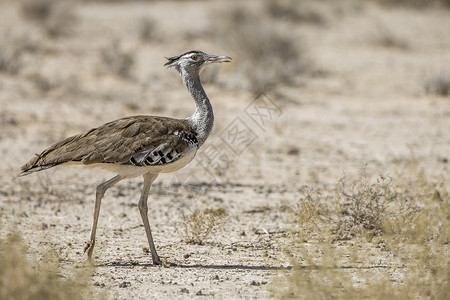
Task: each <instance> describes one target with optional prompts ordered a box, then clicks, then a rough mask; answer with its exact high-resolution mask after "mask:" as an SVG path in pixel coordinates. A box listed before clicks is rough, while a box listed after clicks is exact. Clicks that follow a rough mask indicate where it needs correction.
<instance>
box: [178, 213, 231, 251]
mask: <svg viewBox="0 0 450 300" xmlns="http://www.w3.org/2000/svg"><path fill="white" fill-rule="evenodd" d="M226 216H227V214H226V211H225V209H223V208H218V209H211V208H208V209H204V210H194V211H193V212H192V213H190V214H188V215H185V214H184V213H183V216H182V218H183V222H182V227H183V239H184V241H185V242H186V243H188V244H197V245H202V244H203V243H204V241H205V240H206V239H207V238H208V237H209V236H210V235H211V234H213V233H214V232H215V231H216V230H218V229H219V228H220V227H221V226H222V225H223V223H224V222H225V220H226ZM176 227H177V230H178V226H176Z"/></svg>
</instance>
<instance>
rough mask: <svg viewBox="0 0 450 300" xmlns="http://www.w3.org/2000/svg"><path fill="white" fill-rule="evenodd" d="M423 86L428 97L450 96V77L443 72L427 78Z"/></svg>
mask: <svg viewBox="0 0 450 300" xmlns="http://www.w3.org/2000/svg"><path fill="white" fill-rule="evenodd" d="M423 86H424V89H425V92H426V93H427V94H428V95H435V96H442V97H445V96H450V76H449V75H448V73H445V72H443V71H442V72H439V73H435V74H433V75H430V76H428V77H426V78H425V80H424V83H423Z"/></svg>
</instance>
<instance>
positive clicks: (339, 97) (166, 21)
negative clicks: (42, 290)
mask: <svg viewBox="0 0 450 300" xmlns="http://www.w3.org/2000/svg"><path fill="white" fill-rule="evenodd" d="M449 29H450V1H448V0H409V1H408V0H401V1H393V0H392V1H390V0H365V1H357V0H342V1H331V0H319V1H312V0H278V1H277V0H254V1H253V0H246V1H206V0H204V1H188V0H186V1H125V0H123V1H121V0H115V1H106V0H105V1H100V0H99V1H88V0H86V1H82V0H72V1H70V0H65V1H61V0H20V1H12V0H11V1H8V0H0V156H1V157H2V161H3V162H2V164H1V166H0V197H1V199H2V200H1V201H0V217H1V219H2V226H3V228H6V227H7V226H8V224H10V223H14V222H16V223H20V224H21V228H22V229H21V231H22V234H23V235H24V236H25V237H26V238H27V239H29V241H28V243H29V245H31V246H30V249H31V251H32V252H33V251H34V252H35V253H39V252H40V251H41V250H42V244H41V242H42V240H43V239H47V243H50V244H51V245H58V244H60V243H61V242H62V240H63V241H64V243H65V245H66V244H70V246H67V247H66V248H65V250H63V252H64V253H66V255H67V256H68V257H74V259H75V260H81V256H82V255H81V254H80V253H79V250H80V249H81V248H82V246H81V245H80V243H81V239H82V238H84V237H86V238H87V235H88V232H89V226H90V222H91V220H90V218H91V209H92V205H93V196H94V187H95V186H96V184H98V183H100V182H102V181H103V180H105V179H108V178H109V177H111V176H110V175H109V174H106V173H103V172H97V171H94V172H92V171H89V170H84V169H81V168H55V169H51V170H48V171H46V172H45V173H42V174H39V175H33V176H28V177H25V178H21V179H17V178H16V174H17V173H18V172H19V168H20V166H21V165H23V164H24V163H26V162H27V161H28V160H29V159H30V158H31V157H32V156H33V155H34V154H35V153H39V152H41V151H42V150H43V149H45V148H46V147H48V146H50V145H51V144H53V143H54V142H56V141H58V140H60V139H62V138H65V137H67V136H70V135H73V134H77V133H80V132H84V131H87V130H89V129H90V128H93V127H96V126H99V125H101V124H103V123H105V122H108V121H111V120H115V119H118V118H121V117H125V116H130V115H140V114H145V115H164V116H169V117H175V118H186V117H188V116H190V115H191V114H192V113H193V112H194V109H195V108H194V103H193V101H192V99H191V98H190V95H189V94H188V93H187V91H186V90H185V88H184V87H183V86H182V82H181V79H180V78H179V76H178V74H176V73H175V72H173V71H171V70H166V69H165V68H164V67H163V64H164V63H165V62H166V59H165V57H171V56H175V55H179V54H181V53H184V52H187V51H190V50H201V51H204V52H206V53H210V54H215V55H227V56H231V57H232V58H233V61H232V62H231V63H227V64H220V65H214V66H211V67H209V68H207V69H206V70H205V71H204V72H203V73H202V81H203V83H204V87H205V90H206V92H207V94H208V95H209V97H210V99H211V102H212V104H213V107H214V112H215V117H216V118H215V127H214V131H213V133H212V135H211V136H210V138H209V140H208V141H207V143H206V144H205V145H204V147H203V149H201V150H200V151H199V153H198V155H197V159H196V160H194V161H193V162H192V163H191V164H190V165H189V166H187V167H186V168H184V169H183V170H181V171H179V172H178V173H177V174H166V175H162V176H160V177H159V178H158V182H156V183H155V187H154V188H155V190H156V191H157V192H156V196H155V197H156V198H158V201H157V202H156V203H159V204H155V206H153V207H152V208H151V210H153V211H151V212H150V214H153V215H157V216H158V218H157V221H156V223H159V224H160V226H161V227H156V228H157V230H156V237H157V239H158V240H159V241H162V244H163V245H166V246H165V247H166V248H165V250H164V251H166V253H169V255H170V253H177V252H179V251H181V250H179V249H178V248H176V247H175V246H173V245H172V246H170V245H171V244H170V243H172V242H173V243H176V242H177V241H178V239H177V238H175V237H174V236H175V233H174V229H173V226H172V222H173V221H172V219H173V218H174V213H173V212H172V213H168V212H167V211H168V210H167V207H169V208H171V209H174V211H177V212H179V211H182V210H183V209H192V210H193V209H196V208H198V207H211V206H223V207H226V208H227V209H228V212H229V214H230V215H231V216H232V222H230V224H231V225H227V226H231V227H230V228H228V235H227V234H224V235H223V236H222V238H224V236H227V238H230V239H232V238H233V237H236V239H241V238H245V232H247V234H248V232H254V234H258V237H260V236H261V232H264V231H263V230H260V229H258V228H260V227H261V226H262V225H260V224H261V223H264V224H266V225H265V226H268V227H264V228H267V230H266V231H267V232H271V231H270V228H272V227H273V231H274V232H281V231H282V230H287V231H288V229H286V228H289V227H290V226H291V225H289V221H288V219H289V218H288V217H287V216H285V215H284V213H285V210H282V209H281V208H280V207H283V205H284V204H280V203H284V202H283V201H288V202H289V201H290V202H296V201H299V199H300V198H301V197H303V196H302V195H304V187H305V185H307V186H309V187H311V188H320V189H326V188H328V187H333V186H335V185H336V182H338V180H339V178H342V177H343V176H359V175H360V174H361V173H364V174H366V175H367V176H368V177H369V178H372V179H373V178H374V177H376V176H378V175H379V174H381V173H388V174H397V173H398V170H399V168H402V166H404V165H405V164H407V163H409V162H411V161H414V162H415V164H416V165H417V168H418V169H420V170H422V171H424V172H426V173H427V174H428V176H430V178H438V179H439V180H441V182H442V181H443V182H447V183H448V178H449V175H450V169H449V162H448V161H449V159H450V135H449V134H448V132H449V129H450V34H449V32H450V30H449ZM233 130H238V131H239V130H240V131H244V132H245V133H244V134H243V136H241V137H240V138H238V139H237V140H236V139H235V138H233V136H230V132H233ZM402 174H403V175H401V176H407V175H405V174H404V173H402ZM186 183H190V184H191V187H192V189H190V190H189V189H188V190H186V189H182V188H181V187H180V185H183V184H186ZM141 184H142V183H141V179H140V178H139V179H135V180H134V181H129V182H128V183H125V182H124V183H123V184H122V183H121V185H120V186H119V187H115V188H114V189H112V191H113V192H111V195H110V196H109V198H115V199H116V198H117V200H113V199H106V201H105V202H108V201H109V202H110V203H115V208H114V205H112V206H110V207H109V208H108V207H105V210H104V211H102V214H103V215H102V216H101V218H100V220H101V221H100V222H101V223H102V225H101V226H103V228H104V230H105V232H103V233H100V234H99V235H100V236H101V235H102V234H103V235H104V236H105V235H107V234H108V233H106V231H107V230H113V229H114V228H116V227H117V224H116V222H115V221H114V220H117V219H108V218H109V217H106V216H108V215H109V216H112V215H113V216H115V218H118V219H119V220H121V224H122V225H121V226H125V227H127V226H128V227H127V228H131V227H133V226H136V225H137V224H135V223H136V222H137V221H138V219H136V218H134V217H135V216H134V214H133V215H132V216H131V213H130V207H129V205H128V204H124V203H136V202H137V199H138V194H139V189H140V185H141ZM217 184H219V185H218V186H220V188H219V189H218V190H214V187H217ZM205 187H206V190H205ZM208 188H212V189H213V191H212V192H211V191H210V190H207V189H208ZM125 198H126V199H125ZM193 198H198V199H200V200H198V201H197V200H196V201H193V200H192V199H193ZM36 199H38V202H36ZM124 199H125V200H124ZM322 200H323V199H322ZM114 201H116V202H114ZM117 207H119V208H117ZM255 207H257V208H255ZM261 207H262V210H261V209H260V208H261ZM276 207H278V208H280V210H279V211H278V210H277V214H276V216H274V215H273V211H274V210H275V208H276ZM102 209H103V208H102ZM241 209H246V210H247V211H251V212H256V214H257V216H262V219H258V217H255V215H253V214H244V215H242V211H241ZM134 210H136V212H134V213H136V214H137V209H136V207H133V211H134ZM24 213H25V215H24ZM258 213H259V214H258ZM59 214H62V216H61V215H59ZM127 214H129V215H128V216H127ZM57 215H58V216H59V217H56V216H57ZM102 217H104V219H103V220H102ZM48 220H51V221H48ZM258 222H260V223H258ZM36 224H37V225H36ZM44 224H45V225H44ZM51 224H54V225H55V226H51ZM255 224H256V225H255ZM258 224H259V225H258ZM267 224H269V225H267ZM41 225H42V226H41ZM68 226H69V227H68ZM152 226H153V225H152ZM157 226H158V225H157ZM242 226H244V228H247V227H248V228H247V229H248V230H247V229H242ZM245 226H247V227H245ZM0 228H1V226H0ZM36 228H38V229H36ZM252 228H253V229H254V228H256V229H254V230H253V229H252ZM280 228H281V229H280ZM44 229H45V230H44ZM141 229H142V228H138V229H136V230H134V231H136V233H133V234H134V235H135V236H136V237H138V238H139V239H141V238H142V241H143V242H145V239H144V237H143V236H141V235H140V233H141V232H137V231H139V230H141ZM42 230H44V231H42ZM258 230H259V231H258ZM280 230H281V231H280ZM134 231H133V232H134ZM36 232H41V233H39V234H36ZM80 232H82V234H80ZM158 232H159V233H158ZM164 232H165V233H166V234H164ZM242 232H244V235H242ZM255 232H259V233H255ZM167 233H170V234H167ZM47 234H48V236H47ZM110 234H111V236H109V237H110V238H111V240H108V238H105V237H104V238H105V239H106V241H104V248H106V249H108V247H111V248H114V249H115V245H116V244H120V245H121V247H122V250H121V251H118V252H119V253H121V252H122V251H124V250H123V249H125V248H124V247H128V246H129V247H132V246H133V245H130V243H129V236H128V235H127V236H124V237H123V238H122V240H121V239H120V236H121V234H118V233H114V234H113V233H110ZM171 234H173V235H171ZM158 235H159V236H158ZM49 236H50V237H51V238H49ZM61 236H64V238H61ZM113 237H114V239H113ZM247 237H248V238H249V239H250V238H251V235H250V236H249V235H247ZM60 239H62V240H60ZM83 241H84V240H83ZM258 241H259V240H258ZM143 242H142V243H143ZM222 242H223V241H222ZM121 243H123V244H121ZM164 243H165V244H164ZM223 243H225V242H223ZM230 243H231V242H230ZM72 244H74V245H75V246H74V247H72ZM225 244H226V243H225ZM125 245H128V246H125ZM139 245H140V244H139ZM167 245H168V246H167ZM40 247H41V248H40ZM171 247H172V248H171ZM174 247H175V248H174ZM224 247H225V246H224ZM75 249H76V250H75ZM99 249H101V246H100V248H99ZM183 249H184V248H183ZM214 249H215V248H214ZM238 249H240V248H238ZM269 249H271V250H270V251H274V253H277V251H278V250H279V248H270V247H269ZM103 250H104V251H103V252H107V251H106V250H105V249H103ZM77 251H78V252H77ZM130 251H131V250H130ZM171 251H172V252H171ZM183 251H184V250H183ZM233 251H234V250H233ZM239 251H240V250H239ZM239 251H237V252H233V253H239ZM131 252H132V251H131ZM266 254H267V253H266ZM108 255H109V256H105V260H108V257H109V258H110V259H111V257H114V254H113V253H112V254H111V253H110V254H108ZM261 255H262V257H267V256H265V254H264V255H263V254H261ZM267 255H268V256H270V254H267ZM119 256H120V254H119ZM273 256H277V254H273ZM203 259H204V258H203ZM246 259H249V258H248V257H247V258H245V259H244V261H245V260H246ZM447 259H448V257H447ZM268 264H269V265H270V266H272V265H273V264H276V263H274V262H272V261H271V262H269V263H268ZM213 271H214V270H212V271H211V272H213ZM247 271H248V272H250V271H251V270H247ZM260 271H261V270H260ZM169 272H170V271H169ZM262 272H263V273H264V272H267V269H264V270H262ZM264 274H265V273H264ZM97 275H98V276H100V275H101V274H100V275H99V274H97ZM447 275H448V273H447ZM211 276H213V275H211ZM220 276H222V275H220ZM237 276H238V275H237ZM239 276H241V275H239ZM255 276H256V277H255V278H256V279H254V280H256V281H255V282H256V283H258V282H259V285H258V284H256V283H255V285H252V287H254V286H258V287H257V288H256V287H255V291H256V292H255V293H256V294H254V296H255V297H260V296H261V297H266V296H267V295H268V294H267V291H266V288H264V286H263V285H261V284H260V283H261V281H262V282H264V280H263V279H261V278H264V276H265V275H264V276H263V275H261V276H262V277H261V276H260V277H258V276H259V275H255ZM96 278H97V277H96ZM233 278H234V277H233ZM258 278H259V279H258ZM155 280H156V279H155ZM252 280H253V279H252ZM258 280H259V281H258ZM97 281H98V282H100V283H101V282H102V280H100V279H98V278H97ZM113 281H114V280H113ZM114 282H115V281H114ZM236 282H239V280H238V279H236ZM236 282H235V283H234V284H236V287H235V288H233V289H229V288H228V287H227V286H226V285H224V286H221V287H222V288H223V290H222V292H223V293H227V290H229V291H231V292H230V293H232V294H230V295H229V294H226V295H228V296H233V297H239V296H236V295H238V294H233V293H234V292H236V293H237V290H238V289H239V288H240V287H241V286H240V285H239V284H238V283H236ZM250 282H252V281H250ZM132 283H133V284H134V281H132ZM106 284H107V285H108V283H106ZM114 284H115V283H114ZM245 284H247V285H248V282H247V283H245ZM119 290H121V289H119ZM122 290H123V289H122ZM122 290H121V291H122ZM177 291H178V289H177ZM155 295H156V294H155ZM218 295H221V294H220V293H219V294H218Z"/></svg>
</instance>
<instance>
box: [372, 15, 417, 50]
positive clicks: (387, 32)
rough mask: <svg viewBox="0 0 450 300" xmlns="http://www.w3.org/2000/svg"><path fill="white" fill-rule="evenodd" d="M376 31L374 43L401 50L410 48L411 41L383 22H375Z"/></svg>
mask: <svg viewBox="0 0 450 300" xmlns="http://www.w3.org/2000/svg"><path fill="white" fill-rule="evenodd" d="M374 25H375V27H376V30H377V31H376V33H375V36H374V38H373V43H374V44H375V45H379V46H382V47H385V48H395V49H400V50H407V49H409V48H410V45H409V43H408V42H407V41H406V40H405V39H404V38H402V37H400V36H399V35H398V34H396V33H394V31H393V30H392V29H391V28H389V27H388V26H386V25H385V24H383V23H382V22H378V21H376V22H375V24H374Z"/></svg>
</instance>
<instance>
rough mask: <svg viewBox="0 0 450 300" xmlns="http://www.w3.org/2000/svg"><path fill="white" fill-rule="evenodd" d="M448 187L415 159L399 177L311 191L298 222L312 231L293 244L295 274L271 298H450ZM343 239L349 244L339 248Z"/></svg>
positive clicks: (287, 275)
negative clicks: (432, 177)
mask: <svg viewBox="0 0 450 300" xmlns="http://www.w3.org/2000/svg"><path fill="white" fill-rule="evenodd" d="M448 188H449V187H448V186H447V182H446V180H445V179H444V178H441V179H433V180H431V179H429V178H428V177H427V176H426V174H425V172H424V171H423V170H420V169H419V168H418V163H417V162H416V161H415V160H414V158H413V159H412V160H411V161H410V162H408V164H407V165H406V166H404V169H403V170H402V171H401V172H399V173H398V174H396V176H393V177H392V178H390V177H387V176H380V177H379V178H378V179H377V180H376V181H375V182H373V183H370V182H369V181H368V180H367V179H366V177H364V176H363V177H362V178H360V179H359V180H356V181H350V182H349V181H348V179H346V178H343V179H341V180H340V181H339V182H338V183H337V185H336V188H334V189H333V190H323V191H322V192H321V193H318V192H315V193H311V192H310V191H309V190H306V193H305V195H306V196H305V197H303V198H302V199H301V204H300V205H299V208H300V209H299V210H298V211H297V216H298V218H297V220H298V221H297V222H298V224H296V226H298V227H300V228H302V227H303V228H305V232H303V233H302V234H300V235H295V236H294V240H293V241H292V243H291V244H290V245H288V246H287V248H286V253H287V254H288V256H289V257H290V261H291V264H292V266H293V268H292V270H287V271H286V272H285V273H284V275H283V276H281V277H280V278H278V279H277V280H275V282H274V287H273V288H272V292H273V293H274V294H276V295H278V297H281V298H297V299H330V298H332V299H422V298H429V299H446V297H447V294H448V290H449V288H450V256H449V248H448V245H449V242H450V217H449V216H450V196H449V193H448ZM333 199H334V201H332V200H333ZM323 202H326V203H327V206H328V207H330V206H331V207H330V209H329V210H325V209H323V208H322V206H321V205H320V203H323ZM343 212H344V213H343ZM344 224H345V226H344ZM336 226H337V227H336ZM333 228H338V229H339V230H332V229H333ZM343 234H344V236H346V237H347V238H348V239H349V240H348V241H344V242H343V241H339V242H338V243H336V240H339V239H340V238H341V237H342V235H343ZM367 236H369V237H371V239H370V241H369V243H368V242H367V240H366V239H365V237H367ZM299 237H300V238H299ZM305 237H306V238H305ZM374 237H375V238H374ZM306 241H307V242H306ZM380 251H382V252H384V254H383V255H381V252H380ZM377 252H380V253H378V254H376V253H377ZM385 252H388V254H387V255H386V253H385ZM377 257H378V258H377ZM379 257H384V258H382V260H383V261H380V259H379ZM389 257H391V258H389ZM281 281H282V282H283V284H281Z"/></svg>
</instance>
